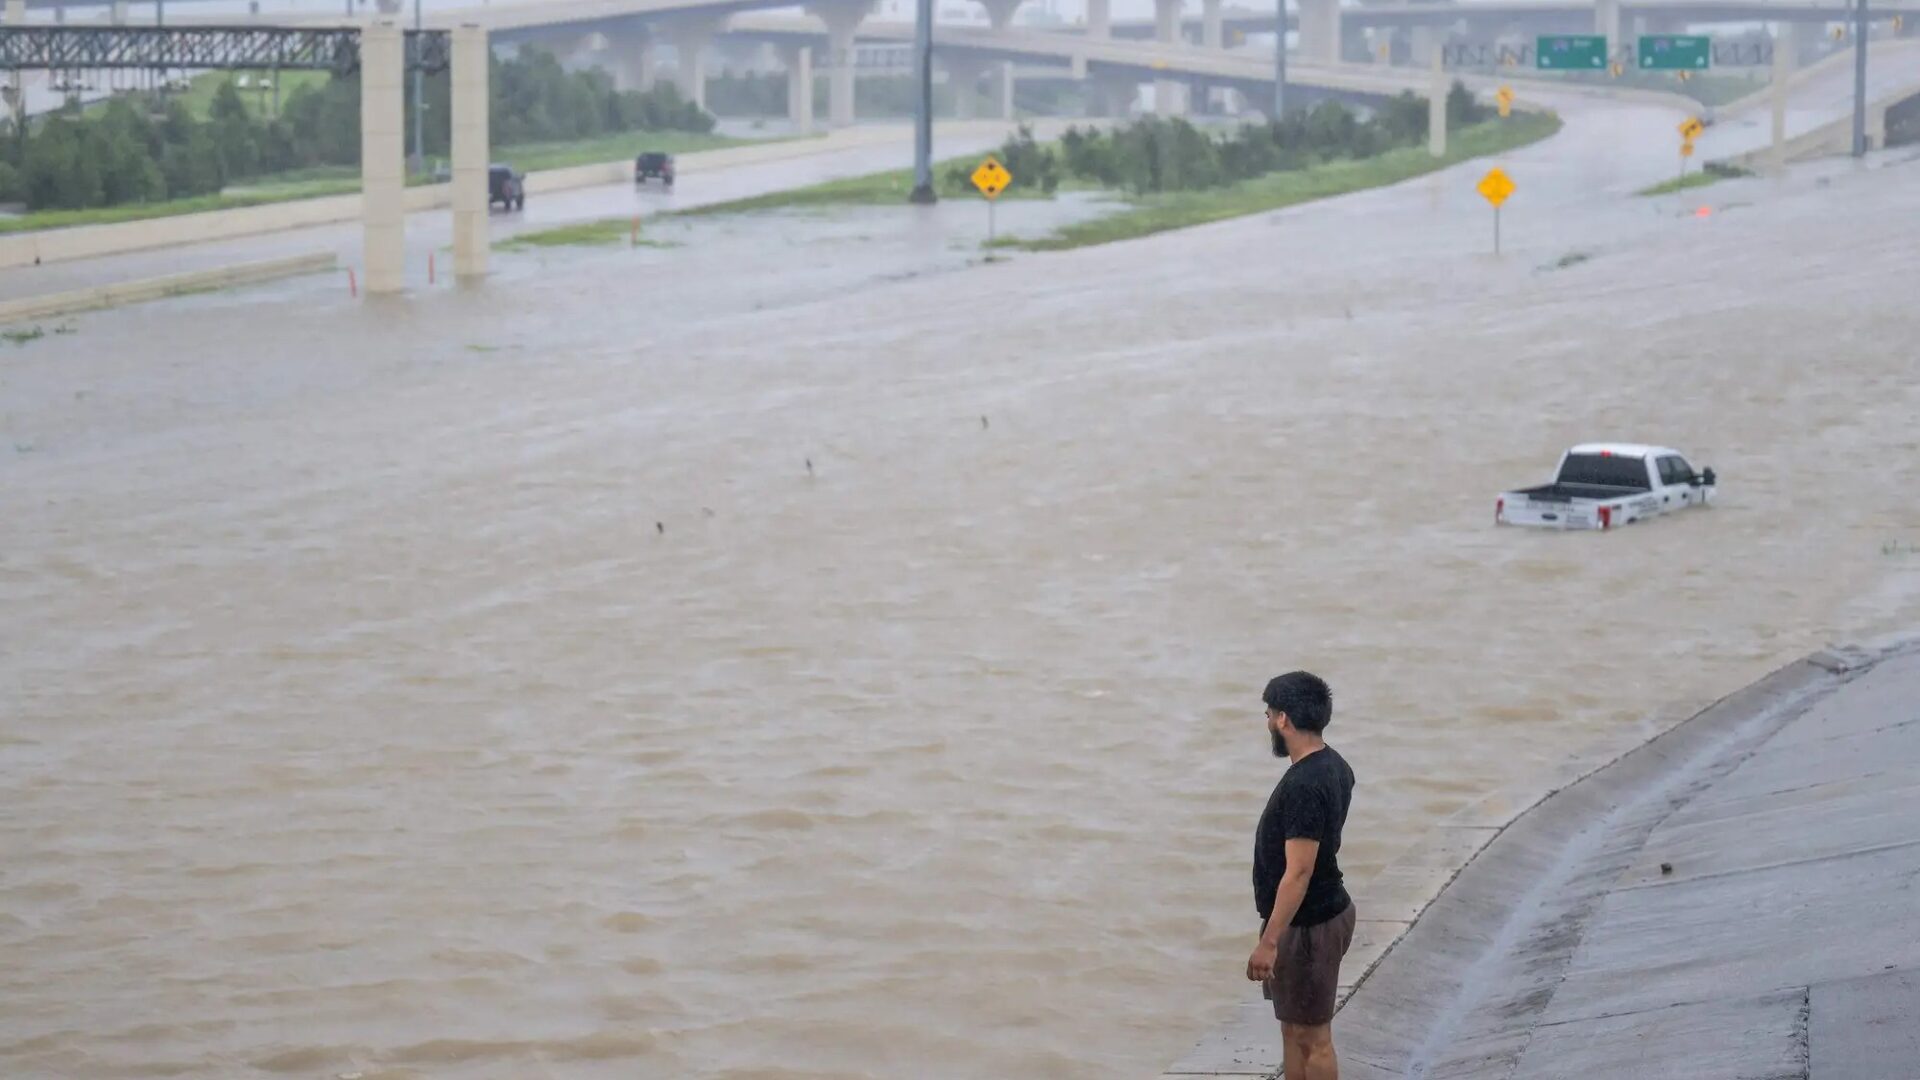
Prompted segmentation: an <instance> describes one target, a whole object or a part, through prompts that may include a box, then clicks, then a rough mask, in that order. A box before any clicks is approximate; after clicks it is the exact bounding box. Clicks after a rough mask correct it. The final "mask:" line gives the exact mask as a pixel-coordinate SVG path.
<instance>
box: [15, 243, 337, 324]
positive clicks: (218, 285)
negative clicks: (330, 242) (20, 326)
mask: <svg viewBox="0 0 1920 1080" xmlns="http://www.w3.org/2000/svg"><path fill="white" fill-rule="evenodd" d="M338 262H339V260H338V258H336V257H335V256H334V254H333V253H332V252H320V253H316V254H311V255H295V256H292V257H290V258H285V259H262V260H259V261H257V262H243V263H235V264H233V265H232V266H222V267H218V268H215V269H212V270H195V271H190V272H188V273H183V274H167V275H164V276H161V277H151V278H143V279H141V280H138V281H122V282H116V283H115V284H112V285H100V286H97V287H95V288H90V289H73V290H69V291H66V292H57V293H46V294H44V295H41V296H29V297H26V298H24V299H20V300H0V323H8V322H16V321H19V320H21V319H44V318H48V317H51V316H55V315H71V314H74V313H76V312H81V311H94V310H97V309H99V308H107V307H115V306H118V305H120V304H137V303H140V302H142V301H145V300H158V299H161V298H162V297H167V296H182V295H185V294H187V293H194V292H204V291H206V290H209V289H225V288H231V287H232V286H235V285H252V284H257V283H259V282H263V281H274V280H277V279H279V278H285V277H294V276H297V275H300V274H316V273H319V272H320V271H322V270H331V269H333V268H334V266H335V265H336V264H337V263H338Z"/></svg>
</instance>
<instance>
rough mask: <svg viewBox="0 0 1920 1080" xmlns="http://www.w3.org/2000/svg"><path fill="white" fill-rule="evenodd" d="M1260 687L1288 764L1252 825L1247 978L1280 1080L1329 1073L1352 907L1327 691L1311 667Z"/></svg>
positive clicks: (1349, 789)
mask: <svg viewBox="0 0 1920 1080" xmlns="http://www.w3.org/2000/svg"><path fill="white" fill-rule="evenodd" d="M1262 697H1263V698H1264V699H1265V700H1266V703H1267V733H1268V734H1269V735H1271V736H1272V737H1273V754H1274V756H1275V757H1284V758H1286V759H1288V761H1289V762H1290V764H1289V765H1288V766H1287V771H1286V773H1285V774H1284V775H1282V776H1281V777H1280V783H1279V784H1277V785H1275V786H1274V789H1273V795H1272V796H1271V797H1269V798H1268V799H1267V809H1266V811H1265V812H1264V813H1262V814H1261V815H1260V827H1259V829H1258V830H1257V831H1256V832H1255V833H1254V840H1253V902H1254V906H1255V907H1256V908H1258V909H1259V911H1260V918H1261V920H1262V922H1261V925H1260V943H1259V944H1258V945H1255V946H1254V949H1253V955H1252V956H1250V957H1248V958H1247V978H1249V979H1252V980H1254V981H1256V982H1260V983H1262V984H1264V986H1263V989H1264V990H1265V992H1266V997H1267V998H1268V1000H1270V1001H1272V1002H1273V1015H1274V1017H1275V1018H1276V1019H1278V1020H1279V1021H1280V1035H1281V1038H1282V1039H1283V1041H1284V1046H1285V1052H1286V1057H1285V1061H1286V1071H1285V1073H1284V1074H1283V1075H1284V1077H1285V1080H1339V1076H1340V1063H1339V1061H1338V1059H1336V1058H1335V1057H1334V1053H1333V999H1334V996H1335V994H1336V993H1337V991H1338V987H1339V985H1340V958H1341V957H1342V956H1345V955H1346V952H1347V946H1348V945H1351V944H1352V943H1353V923H1354V910H1353V900H1352V899H1351V898H1349V897H1348V896H1347V890H1346V886H1345V885H1343V884H1342V883H1341V878H1340V864H1339V861H1338V860H1337V859H1336V858H1335V857H1336V856H1337V855H1338V854H1339V853H1340V830H1341V828H1342V827H1343V826H1344V825H1346V822H1347V807H1348V805H1349V804H1350V803H1351V802H1352V801H1353V770H1352V769H1350V768H1348V767H1347V762H1346V759H1345V758H1342V757H1341V756H1340V755H1339V754H1338V753H1336V752H1335V751H1334V749H1333V747H1331V746H1328V745H1327V744H1326V741H1325V740H1324V739H1322V738H1321V736H1320V733H1321V732H1322V731H1325V730H1326V727H1327V721H1329V720H1331V719H1332V718H1333V691H1332V690H1330V689H1328V688H1327V684H1326V683H1325V682H1324V681H1322V680H1321V679H1320V678H1319V677H1318V676H1315V675H1310V674H1308V673H1307V672H1304V671H1294V672H1289V673H1287V674H1285V675H1280V676H1276V677H1275V678H1274V679H1273V681H1272V682H1269V683H1268V684H1267V691H1266V693H1265V694H1263V695H1262Z"/></svg>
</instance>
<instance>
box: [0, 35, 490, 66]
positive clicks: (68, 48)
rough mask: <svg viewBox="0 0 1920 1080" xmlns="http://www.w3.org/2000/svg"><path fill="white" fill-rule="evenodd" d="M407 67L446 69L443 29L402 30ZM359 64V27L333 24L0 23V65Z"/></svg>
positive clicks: (446, 45) (446, 37) (447, 40)
mask: <svg viewBox="0 0 1920 1080" xmlns="http://www.w3.org/2000/svg"><path fill="white" fill-rule="evenodd" d="M405 36H406V58H405V61H404V63H405V64H406V67H407V69H408V70H409V71H416V70H417V71H424V72H428V73H434V72H440V71H445V70H447V65H448V61H449V58H450V53H451V49H452V43H451V40H450V36H449V34H448V32H447V31H445V30H408V31H406V32H405ZM127 69H132V70H141V71H182V70H185V71H201V70H221V71H266V70H280V71H330V72H333V73H335V74H341V75H345V74H351V73H352V72H355V71H358V70H360V31H359V30H356V29H346V28H340V27H332V28H315V29H299V28H295V27H259V26H194V27H172V26H124V27H111V28H107V27H100V28H93V27H66V26H27V27H18V26H15V27H4V28H0V71H111V70H127Z"/></svg>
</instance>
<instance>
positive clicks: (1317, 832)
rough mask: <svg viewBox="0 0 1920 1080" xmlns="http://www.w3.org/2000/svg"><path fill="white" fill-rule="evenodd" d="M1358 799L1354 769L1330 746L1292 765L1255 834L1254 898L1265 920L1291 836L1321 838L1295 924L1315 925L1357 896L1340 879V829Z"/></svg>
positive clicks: (1338, 911)
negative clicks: (1354, 789)
mask: <svg viewBox="0 0 1920 1080" xmlns="http://www.w3.org/2000/svg"><path fill="white" fill-rule="evenodd" d="M1352 801H1353V770H1352V769H1350V768H1348V767H1347V759H1345V758H1343V757H1341V756H1340V755H1339V754H1337V753H1335V752H1334V749H1333V747H1331V746H1328V747H1324V748H1322V749H1319V750H1315V751H1314V752H1313V753H1311V754H1308V755H1307V756H1306V757H1303V758H1301V759H1300V760H1299V761H1298V762H1296V763H1294V764H1293V765H1292V766H1290V767H1289V768H1288V769H1287V771H1286V773H1285V775H1283V776H1281V777H1280V782H1279V783H1278V784H1275V785H1274V788H1273V794H1272V796H1270V797H1269V798H1268V799H1267V809H1266V811H1265V812H1264V813H1262V814H1261V815H1260V827H1259V829H1258V830H1256V831H1255V832H1254V835H1253V903H1254V907H1255V908H1257V909H1259V912H1260V920H1261V921H1262V922H1263V923H1264V922H1265V921H1266V920H1267V919H1269V918H1271V917H1272V916H1273V894H1274V891H1275V890H1276V889H1278V888H1279V887H1280V878H1281V875H1283V874H1285V873H1286V870H1287V841H1288V840H1318V841H1320V854H1319V857H1318V858H1316V859H1315V860H1314V863H1313V877H1312V878H1310V879H1308V881H1307V895H1306V896H1305V897H1304V898H1303V899H1302V900H1301V901H1300V910H1299V911H1297V912H1295V913H1294V916H1293V923H1292V925H1294V926H1313V925H1314V924H1316V923H1323V922H1326V921H1327V920H1328V919H1331V918H1333V917H1334V916H1335V915H1338V914H1340V913H1341V912H1343V911H1345V910H1347V905H1348V904H1350V903H1352V902H1353V901H1352V900H1351V899H1349V898H1348V896H1347V888H1346V886H1345V885H1344V884H1342V883H1341V877H1340V862H1339V860H1338V858H1336V856H1338V855H1339V854H1340V830H1341V828H1342V827H1344V826H1345V825H1346V823H1347V807H1348V805H1349V804H1351V803H1352Z"/></svg>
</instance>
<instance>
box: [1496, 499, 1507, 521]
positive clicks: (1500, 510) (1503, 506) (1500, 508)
mask: <svg viewBox="0 0 1920 1080" xmlns="http://www.w3.org/2000/svg"><path fill="white" fill-rule="evenodd" d="M1506 512H1507V500H1505V499H1495V500H1493V523H1494V524H1495V525H1498V524H1500V516H1501V515H1502V514H1505V513H1506Z"/></svg>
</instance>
